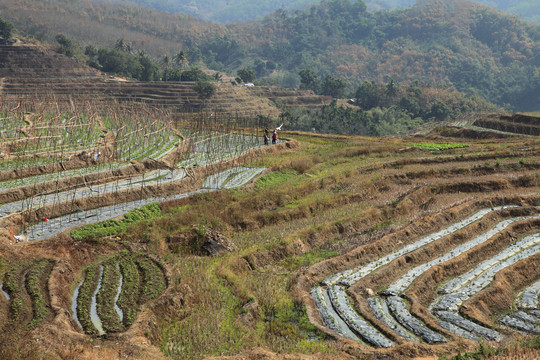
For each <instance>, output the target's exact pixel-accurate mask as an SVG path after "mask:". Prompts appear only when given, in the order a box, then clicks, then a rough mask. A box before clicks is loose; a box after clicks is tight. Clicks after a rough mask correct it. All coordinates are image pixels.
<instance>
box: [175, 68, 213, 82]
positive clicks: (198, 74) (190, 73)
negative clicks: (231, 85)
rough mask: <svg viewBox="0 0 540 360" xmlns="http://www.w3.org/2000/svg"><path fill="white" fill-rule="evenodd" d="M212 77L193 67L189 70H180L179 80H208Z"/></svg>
mask: <svg viewBox="0 0 540 360" xmlns="http://www.w3.org/2000/svg"><path fill="white" fill-rule="evenodd" d="M211 78H212V77H211V76H209V75H207V74H206V73H205V72H204V71H202V70H201V69H199V68H196V67H193V68H191V69H189V70H186V71H182V75H181V77H180V81H203V80H204V81H210V79H211Z"/></svg>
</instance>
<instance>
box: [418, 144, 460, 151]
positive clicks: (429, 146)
mask: <svg viewBox="0 0 540 360" xmlns="http://www.w3.org/2000/svg"><path fill="white" fill-rule="evenodd" d="M409 146H414V147H416V148H419V149H422V150H431V151H441V150H450V149H460V148H466V147H469V144H437V143H409Z"/></svg>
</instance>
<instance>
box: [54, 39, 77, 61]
mask: <svg viewBox="0 0 540 360" xmlns="http://www.w3.org/2000/svg"><path fill="white" fill-rule="evenodd" d="M55 39H56V42H57V43H58V52H59V53H60V54H64V55H66V56H73V55H75V45H74V44H73V41H71V39H69V38H68V37H67V36H66V35H64V34H58V35H56V37H55Z"/></svg>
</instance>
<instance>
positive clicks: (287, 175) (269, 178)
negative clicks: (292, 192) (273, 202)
mask: <svg viewBox="0 0 540 360" xmlns="http://www.w3.org/2000/svg"><path fill="white" fill-rule="evenodd" d="M294 176H296V174H295V173H294V172H292V171H281V172H280V171H276V172H271V173H269V174H266V175H264V176H263V177H261V178H260V179H258V180H257V181H256V182H255V183H256V184H257V187H258V188H259V189H261V190H264V189H267V188H270V187H273V186H277V185H280V184H283V183H285V182H287V181H288V180H289V179H291V178H292V177H294Z"/></svg>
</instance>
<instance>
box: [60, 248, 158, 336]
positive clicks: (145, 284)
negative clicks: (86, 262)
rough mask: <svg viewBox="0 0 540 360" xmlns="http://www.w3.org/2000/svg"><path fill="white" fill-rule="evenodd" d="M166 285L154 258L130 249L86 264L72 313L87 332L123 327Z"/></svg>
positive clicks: (102, 332) (101, 331) (75, 294)
mask: <svg viewBox="0 0 540 360" xmlns="http://www.w3.org/2000/svg"><path fill="white" fill-rule="evenodd" d="M166 288H167V277H166V274H165V272H164V270H163V269H162V268H161V266H160V264H159V263H157V262H156V261H155V260H152V259H151V258H149V257H147V256H144V255H137V254H132V253H124V254H121V255H118V256H115V257H111V258H109V259H107V260H105V261H104V262H102V263H100V264H92V265H90V266H88V267H87V268H86V270H85V272H84V279H83V280H81V282H80V283H79V284H78V285H77V287H76V288H75V291H74V293H73V298H72V307H71V309H72V316H73V319H74V320H75V322H76V323H77V324H78V325H79V327H80V329H81V330H82V331H84V332H85V333H86V334H89V335H105V334H106V333H117V332H122V331H125V330H126V329H127V328H128V327H129V326H130V325H131V324H133V322H134V321H135V319H136V316H137V312H138V311H139V309H140V307H141V306H142V305H144V304H145V303H146V302H148V301H151V300H153V299H155V298H157V297H158V296H159V295H160V294H161V293H162V292H163V291H164V290H165V289H166Z"/></svg>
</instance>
